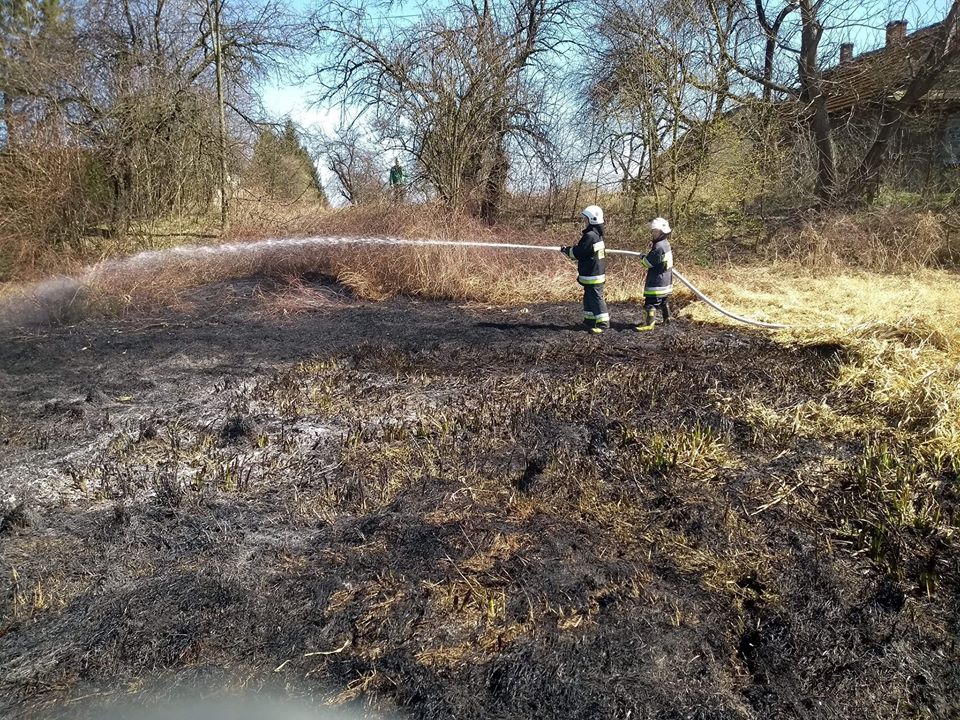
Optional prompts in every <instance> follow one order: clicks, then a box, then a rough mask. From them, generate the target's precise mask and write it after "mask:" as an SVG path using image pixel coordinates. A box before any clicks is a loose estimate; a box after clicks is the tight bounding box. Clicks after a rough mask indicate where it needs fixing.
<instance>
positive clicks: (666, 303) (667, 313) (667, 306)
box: [663, 300, 670, 325]
mask: <svg viewBox="0 0 960 720" xmlns="http://www.w3.org/2000/svg"><path fill="white" fill-rule="evenodd" d="M669 322H670V301H669V300H664V301H663V324H664V325H667V324H668V323H669Z"/></svg>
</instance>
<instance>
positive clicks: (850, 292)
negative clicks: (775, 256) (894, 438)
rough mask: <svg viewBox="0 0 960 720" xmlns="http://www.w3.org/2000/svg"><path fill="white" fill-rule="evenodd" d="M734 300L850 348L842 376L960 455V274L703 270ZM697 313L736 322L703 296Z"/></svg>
mask: <svg viewBox="0 0 960 720" xmlns="http://www.w3.org/2000/svg"><path fill="white" fill-rule="evenodd" d="M691 279H694V280H695V281H698V282H700V284H701V285H702V289H704V290H705V291H707V292H708V293H709V294H710V295H712V296H713V297H714V298H715V299H716V300H718V301H719V302H721V303H723V304H724V305H726V306H727V307H729V309H731V310H733V311H735V312H739V313H743V314H746V315H750V316H753V317H757V318H760V319H768V320H775V321H779V322H784V323H789V324H790V325H791V326H792V327H791V328H790V329H789V330H787V331H784V332H782V333H778V335H777V336H778V338H779V339H781V340H782V341H784V342H788V343H803V344H810V343H836V344H837V345H839V346H841V347H843V348H844V349H845V350H846V353H845V357H844V360H843V362H842V363H841V365H840V368H839V372H838V376H837V380H836V382H837V384H838V387H839V388H840V389H842V388H851V389H856V390H859V391H863V392H865V393H866V394H867V396H868V397H869V398H870V400H871V401H872V403H874V405H875V408H876V409H877V410H878V411H880V412H882V413H884V414H885V415H887V416H888V417H890V418H892V420H893V422H894V423H895V425H896V427H897V429H900V430H903V431H904V432H909V433H910V434H911V436H912V438H913V442H914V443H916V445H917V449H918V450H919V451H921V452H923V453H924V454H926V455H928V457H929V459H930V460H931V461H933V462H935V463H936V464H942V463H943V462H948V463H950V464H957V463H958V462H960V283H958V282H957V276H956V275H955V274H952V273H948V272H945V271H941V270H927V271H916V272H914V273H911V274H909V275H888V274H883V275H882V274H878V273H870V272H858V271H855V270H846V271H843V272H835V273H831V274H829V275H821V276H818V277H814V276H813V273H812V272H811V271H810V269H809V268H803V267H796V266H782V265H781V266H769V267H747V268H737V269H732V270H731V269H725V270H720V271H712V272H706V271H697V272H694V273H692V278H691ZM686 313H687V314H688V315H689V316H690V317H691V318H693V319H696V320H701V321H709V322H725V323H726V322H729V323H732V322H733V321H732V320H728V319H727V318H724V317H722V316H719V315H717V314H716V313H714V312H713V311H711V310H710V309H709V308H707V307H705V306H703V305H702V304H694V305H691V306H690V307H689V308H688V309H687V310H686Z"/></svg>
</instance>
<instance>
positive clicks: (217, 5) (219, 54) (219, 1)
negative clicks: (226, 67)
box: [213, 0, 230, 233]
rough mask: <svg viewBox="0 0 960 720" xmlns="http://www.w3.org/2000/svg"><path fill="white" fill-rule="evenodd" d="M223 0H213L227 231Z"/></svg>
mask: <svg viewBox="0 0 960 720" xmlns="http://www.w3.org/2000/svg"><path fill="white" fill-rule="evenodd" d="M222 10H223V0H213V25H214V27H213V52H214V64H215V65H216V72H217V106H218V108H219V114H220V231H221V232H222V233H226V232H227V230H228V229H229V227H230V219H229V215H228V212H229V204H230V200H229V198H228V195H227V119H226V114H225V111H224V100H223V43H222V42H221V37H220V33H221V27H220V13H221V11H222Z"/></svg>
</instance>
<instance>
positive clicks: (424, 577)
mask: <svg viewBox="0 0 960 720" xmlns="http://www.w3.org/2000/svg"><path fill="white" fill-rule="evenodd" d="M186 303H187V304H186V306H185V307H180V308H178V309H177V310H176V311H173V310H170V311H167V312H156V313H154V314H153V315H152V316H151V317H149V318H144V317H142V316H139V317H133V316H131V317H128V318H125V319H112V320H111V319H96V320H88V321H85V322H81V323H79V324H76V325H72V326H62V327H56V328H45V329H39V330H33V331H24V330H19V331H15V330H6V331H4V334H5V337H3V342H2V344H0V369H2V375H0V438H2V440H0V442H2V447H3V457H2V459H0V475H2V478H3V487H4V490H5V491H6V492H5V495H9V498H7V497H5V498H0V500H2V501H3V502H4V503H6V504H5V505H4V506H3V520H2V531H0V532H2V534H0V562H2V572H3V575H4V577H5V579H6V583H7V589H6V591H5V592H4V593H3V594H2V595H0V601H2V602H3V605H2V607H0V613H2V614H0V715H3V716H24V717H31V716H36V717H44V716H63V715H68V714H70V713H79V714H81V715H82V714H93V713H95V712H96V710H97V708H99V707H103V706H104V705H110V704H112V703H116V702H130V701H133V702H151V703H152V702H157V701H159V700H160V699H163V698H166V697H170V696H172V695H177V694H179V693H182V692H187V693H190V692H195V691H196V689H197V688H201V689H202V690H203V692H205V693H214V692H225V693H231V692H253V693H258V692H271V693H280V694H283V695H285V696H290V697H295V698H298V699H301V700H304V701H308V702H317V703H332V704H334V705H337V706H340V707H344V708H351V709H353V710H359V711H361V712H363V713H369V714H370V715H371V716H379V715H380V714H396V713H400V714H404V713H406V714H409V715H410V716H412V717H422V718H486V717H498V718H528V717H550V718H601V717H623V718H625V717H631V718H791V717H796V718H800V717H803V718H863V717H916V718H948V717H956V715H957V714H958V713H960V705H958V700H957V698H958V696H960V694H958V691H960V648H958V646H957V641H956V638H957V634H958V630H960V625H958V623H960V616H958V612H957V611H958V599H960V598H958V587H957V582H958V559H957V558H958V555H957V549H956V537H955V529H956V527H957V512H958V511H957V508H958V485H957V469H958V462H957V458H956V457H955V456H952V455H950V454H949V453H945V452H943V451H942V450H940V451H937V452H936V453H933V452H927V451H926V450H924V447H923V446H922V443H919V442H917V441H916V439H917V438H918V437H921V436H922V434H923V428H924V425H923V424H924V422H925V421H929V420H930V419H929V418H928V419H925V418H923V417H916V418H912V420H911V422H912V423H913V424H912V425H909V424H908V425H904V424H903V423H902V422H900V420H901V419H900V418H897V417H893V416H892V415H891V414H890V412H888V410H887V409H886V408H882V407H879V406H878V405H877V404H876V403H875V402H874V401H873V400H872V399H871V397H872V396H871V395H870V389H869V388H862V389H858V388H855V387H851V386H850V385H849V384H846V385H844V384H842V383H837V379H838V377H840V375H841V374H842V373H844V372H845V371H846V370H845V369H848V368H849V367H851V366H852V365H856V358H855V357H851V353H853V352H854V350H853V349H851V348H849V347H845V346H844V345H843V344H840V343H836V342H813V341H811V342H793V343H783V342H775V341H774V340H772V339H770V338H768V337H766V336H764V335H761V334H757V333H753V332H749V331H741V330H732V329H730V328H725V327H721V326H714V325H710V324H706V323H694V322H691V321H689V320H685V319H681V320H680V321H679V322H677V323H674V324H673V325H671V326H670V327H667V328H660V329H658V330H657V331H656V332H654V333H649V334H637V333H634V332H633V331H632V329H631V325H630V323H629V322H627V321H628V319H629V320H634V319H636V318H639V315H640V309H639V307H633V306H629V305H624V304H620V305H619V306H615V307H614V308H613V312H614V313H615V314H614V329H613V331H612V332H608V333H606V334H604V335H603V336H600V337H592V336H589V335H587V334H585V333H583V332H582V331H580V330H579V329H578V328H577V327H576V326H575V325H574V324H573V323H572V322H571V320H572V319H573V318H575V317H576V314H577V313H576V308H575V307H573V306H572V305H539V306H529V307H527V308H522V309H521V308H499V307H492V306H487V305H482V304H462V303H460V304H458V303H449V302H429V301H414V300H410V299H404V298H394V299H390V300H387V301H385V302H381V303H370V302H365V301H362V300H359V299H357V298H356V297H353V296H352V295H350V294H349V293H348V292H346V291H345V290H344V289H343V288H341V287H338V286H336V285H333V284H330V283H327V282H324V281H321V280H318V279H314V280H313V281H310V282H301V283H297V284H295V285H293V286H284V285H282V284H278V283H276V282H274V281H266V280H264V281H257V280H244V281H233V282H228V283H221V284H217V285H212V286H207V287H204V288H201V289H199V290H194V291H191V292H189V293H187V295H186ZM618 322H619V323H621V324H618Z"/></svg>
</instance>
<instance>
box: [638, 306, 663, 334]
mask: <svg viewBox="0 0 960 720" xmlns="http://www.w3.org/2000/svg"><path fill="white" fill-rule="evenodd" d="M656 324H657V309H656V308H655V307H648V308H644V309H643V325H637V326H636V327H635V328H634V330H636V331H637V332H645V331H647V330H653V328H654V327H655V326H656Z"/></svg>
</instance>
